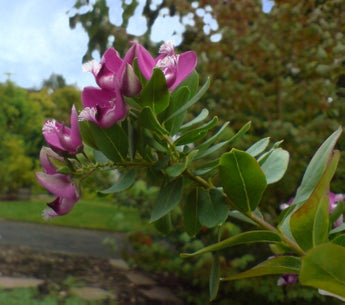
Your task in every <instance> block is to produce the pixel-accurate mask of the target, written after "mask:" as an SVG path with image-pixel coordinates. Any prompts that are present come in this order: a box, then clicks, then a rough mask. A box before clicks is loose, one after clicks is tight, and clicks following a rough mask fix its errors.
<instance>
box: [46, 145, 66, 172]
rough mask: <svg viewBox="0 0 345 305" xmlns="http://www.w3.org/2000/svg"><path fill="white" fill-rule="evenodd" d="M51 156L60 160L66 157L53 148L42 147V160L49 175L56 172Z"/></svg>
mask: <svg viewBox="0 0 345 305" xmlns="http://www.w3.org/2000/svg"><path fill="white" fill-rule="evenodd" d="M51 158H52V159H56V160H57V161H59V162H63V161H64V159H63V158H62V157H61V156H60V155H58V154H57V153H55V152H54V151H53V150H52V149H51V148H49V147H42V148H41V151H40V162H41V165H42V167H43V169H44V171H45V172H46V173H47V174H49V175H52V174H55V173H56V167H55V165H54V164H53V163H52V161H51Z"/></svg>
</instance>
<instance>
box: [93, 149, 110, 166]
mask: <svg viewBox="0 0 345 305" xmlns="http://www.w3.org/2000/svg"><path fill="white" fill-rule="evenodd" d="M93 157H94V158H95V161H96V162H98V163H105V162H107V161H109V159H108V158H107V157H106V156H105V155H104V154H103V153H102V152H101V151H99V150H96V149H94V150H93Z"/></svg>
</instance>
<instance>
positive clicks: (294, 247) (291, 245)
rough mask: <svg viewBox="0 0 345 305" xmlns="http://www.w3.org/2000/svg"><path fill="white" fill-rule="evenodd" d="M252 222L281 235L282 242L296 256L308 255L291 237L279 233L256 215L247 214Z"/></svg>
mask: <svg viewBox="0 0 345 305" xmlns="http://www.w3.org/2000/svg"><path fill="white" fill-rule="evenodd" d="M246 216H248V217H249V218H250V219H251V220H253V221H255V222H256V223H257V224H258V225H259V226H260V227H262V228H263V229H266V230H269V231H272V232H275V233H277V234H279V235H280V237H281V239H282V241H283V242H284V243H286V244H287V245H288V247H289V248H290V249H291V250H293V251H294V252H295V253H296V254H298V255H300V256H304V255H305V254H306V253H305V252H304V250H303V249H302V248H301V247H300V246H299V245H298V244H297V243H296V242H295V241H293V240H292V239H291V238H290V237H288V236H286V235H285V234H284V233H283V232H281V231H279V230H278V229H277V228H275V227H273V226H272V225H271V224H269V223H268V222H266V221H265V220H264V219H262V218H260V217H258V216H257V215H255V214H254V213H246Z"/></svg>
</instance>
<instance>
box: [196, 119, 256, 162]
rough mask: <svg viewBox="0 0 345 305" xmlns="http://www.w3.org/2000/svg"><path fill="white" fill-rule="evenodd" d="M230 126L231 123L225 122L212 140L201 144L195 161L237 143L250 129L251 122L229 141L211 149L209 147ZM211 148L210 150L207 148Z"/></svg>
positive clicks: (209, 139)
mask: <svg viewBox="0 0 345 305" xmlns="http://www.w3.org/2000/svg"><path fill="white" fill-rule="evenodd" d="M228 125H229V122H225V123H224V124H223V126H222V127H221V128H220V129H219V130H218V131H217V132H216V133H215V134H214V135H213V136H212V137H210V138H208V139H207V140H206V141H205V142H204V143H201V144H200V145H198V146H197V148H198V150H199V153H198V154H197V156H196V157H195V160H199V159H202V158H205V157H208V156H209V155H212V154H213V153H215V152H216V151H218V150H220V149H222V148H224V147H225V146H226V145H229V144H231V143H233V142H235V141H236V140H237V139H238V138H240V137H241V136H243V135H244V134H245V133H246V132H247V131H248V130H249V128H250V125H251V122H248V123H247V124H245V125H244V126H243V127H242V128H241V129H240V130H239V131H238V132H237V133H236V134H235V135H234V136H232V137H231V138H230V139H229V140H224V141H222V142H219V143H217V144H215V145H213V146H211V147H209V146H210V145H211V144H213V143H214V142H215V141H216V140H217V139H218V138H219V137H220V136H221V134H222V133H223V132H224V131H225V129H226V127H227V126H228ZM207 147H209V148H207Z"/></svg>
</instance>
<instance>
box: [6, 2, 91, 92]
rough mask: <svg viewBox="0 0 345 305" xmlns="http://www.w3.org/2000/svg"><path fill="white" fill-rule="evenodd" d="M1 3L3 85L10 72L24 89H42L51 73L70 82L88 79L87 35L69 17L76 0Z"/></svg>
mask: <svg viewBox="0 0 345 305" xmlns="http://www.w3.org/2000/svg"><path fill="white" fill-rule="evenodd" d="M1 2H2V0H0V4H1V7H2V10H1V11H2V13H0V36H1V40H0V82H3V81H5V80H6V78H7V76H6V75H5V73H7V72H9V73H13V75H12V76H11V79H12V80H14V81H15V82H16V83H17V84H18V85H19V86H22V87H39V86H40V85H41V83H42V80H43V79H45V78H47V77H49V75H50V74H51V73H57V74H62V75H63V76H64V77H65V78H66V81H67V82H68V83H76V82H78V83H80V82H82V81H83V79H85V75H83V74H82V72H81V59H82V56H83V54H84V53H85V51H86V47H87V35H86V33H85V32H84V31H83V29H82V28H80V27H77V28H76V29H74V30H71V29H70V28H69V22H68V15H67V14H66V12H67V10H68V9H71V8H72V6H73V4H74V0H67V1H64V2H63V3H61V1H59V0H52V1H45V0H29V1H25V2H24V3H21V5H18V3H15V1H6V4H5V3H1ZM4 11H6V14H4V13H3V12H4Z"/></svg>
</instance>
